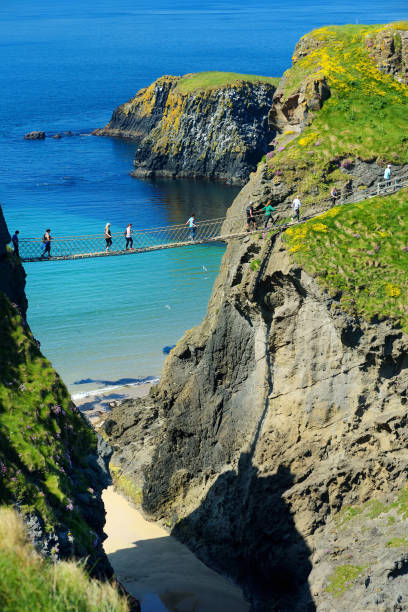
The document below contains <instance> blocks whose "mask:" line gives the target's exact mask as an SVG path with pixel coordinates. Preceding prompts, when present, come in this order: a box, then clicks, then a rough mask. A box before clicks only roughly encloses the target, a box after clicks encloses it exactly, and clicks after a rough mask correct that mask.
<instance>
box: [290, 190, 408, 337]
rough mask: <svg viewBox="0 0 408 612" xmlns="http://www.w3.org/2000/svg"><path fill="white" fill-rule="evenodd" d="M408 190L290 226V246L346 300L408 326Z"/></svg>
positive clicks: (365, 312)
mask: <svg viewBox="0 0 408 612" xmlns="http://www.w3.org/2000/svg"><path fill="white" fill-rule="evenodd" d="M407 201H408V190H407V189H404V190H401V191H400V192H398V193H396V194H393V195H389V196H387V197H376V198H372V199H369V200H366V201H364V202H361V203H358V204H347V205H344V206H338V207H336V208H332V209H331V210H329V211H327V212H325V213H323V214H322V215H319V216H318V217H316V218H314V219H311V220H310V221H308V222H306V223H304V224H300V225H296V226H293V227H291V228H289V229H288V230H287V231H286V232H285V234H284V239H285V240H286V241H287V245H288V248H289V251H290V252H291V253H293V257H294V258H295V259H296V261H298V262H299V263H300V264H301V265H302V266H303V267H304V268H305V269H306V271H307V272H309V273H310V274H312V275H313V276H315V277H316V280H317V281H318V282H319V283H320V284H322V285H323V286H324V287H325V288H326V289H327V290H328V291H329V292H330V294H331V295H332V296H333V297H337V298H338V299H339V300H340V304H341V306H342V307H343V308H344V309H345V310H347V311H349V312H356V313H357V314H360V315H362V316H364V317H365V318H367V319H372V318H375V317H378V318H379V319H382V318H384V317H390V318H392V319H394V320H395V321H397V322H399V323H400V324H401V326H402V328H403V329H404V331H406V332H408V308H407V304H408V217H407Z"/></svg>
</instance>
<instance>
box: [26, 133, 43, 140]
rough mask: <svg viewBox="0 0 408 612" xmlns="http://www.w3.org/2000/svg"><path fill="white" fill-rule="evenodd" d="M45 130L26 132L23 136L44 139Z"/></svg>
mask: <svg viewBox="0 0 408 612" xmlns="http://www.w3.org/2000/svg"><path fill="white" fill-rule="evenodd" d="M44 139H45V132H28V134H26V135H25V136H24V140H44Z"/></svg>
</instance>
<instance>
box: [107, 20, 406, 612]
mask: <svg viewBox="0 0 408 612" xmlns="http://www.w3.org/2000/svg"><path fill="white" fill-rule="evenodd" d="M339 31H340V34H339ZM360 34H361V32H360V30H359V29H358V28H357V27H354V26H353V27H351V26H350V27H347V28H345V29H344V30H341V29H337V28H333V29H330V28H326V29H322V30H319V31H318V32H317V33H315V34H314V35H310V36H307V37H305V38H304V39H303V40H302V41H301V43H300V44H299V45H298V47H297V50H296V53H295V63H294V66H293V68H292V69H291V71H289V72H288V73H287V74H286V75H285V78H284V80H283V82H282V86H281V88H280V89H279V90H278V91H277V93H276V96H275V102H274V107H273V109H272V111H271V115H270V117H272V118H273V121H274V126H275V127H276V128H277V130H278V138H277V141H276V142H275V148H274V149H273V151H271V154H270V155H269V156H267V161H266V163H265V165H263V166H260V167H259V168H258V171H257V172H256V173H255V174H253V175H251V179H250V181H249V183H248V184H247V185H246V186H245V187H244V188H243V190H242V191H241V193H240V194H239V195H238V197H237V199H236V200H235V202H234V204H233V206H232V207H231V209H230V211H229V215H230V217H234V216H240V215H243V211H244V209H245V206H246V204H247V202H248V200H254V201H255V202H256V208H260V207H261V205H264V204H265V203H266V200H267V199H268V198H269V197H271V196H272V197H273V198H274V200H275V202H277V203H278V217H279V218H280V219H283V218H285V217H287V215H288V213H287V209H286V208H285V206H286V204H287V203H288V201H289V200H290V198H291V196H292V195H293V194H294V193H298V194H300V195H301V196H302V197H303V196H304V203H306V208H307V207H310V209H311V208H313V210H314V211H317V210H323V209H325V208H326V209H327V205H326V206H325V203H324V199H323V197H322V195H321V192H320V184H323V185H324V189H325V190H326V193H327V191H328V189H329V186H330V185H332V184H336V185H337V186H339V187H340V186H344V184H347V181H350V182H351V184H352V185H353V186H354V188H355V189H356V190H358V188H362V189H364V188H365V187H366V186H367V185H369V184H372V183H373V182H375V180H376V177H377V178H378V177H379V175H380V176H381V175H382V165H381V159H380V157H379V153H378V152H379V150H380V149H379V146H380V140H382V147H383V148H384V147H391V146H392V147H393V149H391V148H390V149H387V151H388V154H389V155H391V153H390V152H391V151H392V150H394V151H395V155H396V158H395V159H398V161H399V162H401V160H404V159H405V157H404V156H405V149H404V148H403V147H401V142H402V141H401V138H402V135H401V134H402V133H401V132H399V131H395V132H394V133H392V129H391V127H390V130H389V132H388V133H387V137H386V138H388V140H387V141H386V140H385V137H384V136H383V135H382V136H381V137H379V136H378V134H377V132H376V131H375V130H374V128H373V127H371V125H374V124H371V118H370V113H371V112H374V111H373V109H374V105H376V104H377V102H378V104H380V103H381V105H382V106H381V109H383V110H382V112H383V113H384V117H383V120H384V122H385V123H387V122H388V121H390V123H389V124H388V123H387V125H390V126H392V122H391V115H393V116H394V118H395V116H396V115H395V113H399V112H400V111H401V112H402V110H401V109H404V108H405V106H404V105H405V104H406V102H405V97H406V96H405V94H406V89H405V88H404V86H403V85H401V84H400V83H398V82H396V81H395V80H394V79H393V78H392V77H391V76H388V75H384V74H382V73H380V72H379V71H378V70H377V69H376V68H375V67H374V65H373V63H372V60H371V59H370V58H369V57H368V53H367V50H366V49H365V48H364V45H365V43H364V42H361V41H362V40H363V41H364V40H365V38H364V37H361V36H360ZM364 34H365V31H364ZM347 45H351V49H352V52H350V50H347V49H348V47H347ZM346 53H348V55H345V54H346ZM341 57H347V58H348V61H349V62H350V66H349V68H350V72H349V73H348V72H347V71H346V70H345V69H344V66H343V65H342V64H341V63H340V59H341ZM352 79H360V80H358V81H354V82H353V83H354V84H350V81H351V80H352ZM379 82H381V86H382V87H383V88H384V89H382V90H381V92H378V91H377V89H376V88H378V83H379ZM356 83H357V84H356ZM373 84H374V85H373ZM326 87H328V88H329V92H328V91H327V90H326ZM353 88H354V90H353ZM353 91H354V92H357V93H356V94H355V95H356V97H353V96H354V93H353ZM365 91H367V92H368V91H371V92H372V94H371V101H370V103H371V102H372V104H373V108H371V107H370V108H368V109H367V108H364V109H361V113H360V109H359V106H358V105H356V100H357V102H359V100H360V98H359V96H360V95H362V92H363V93H364V92H365ZM325 92H326V93H325ZM396 92H397V93H398V94H399V95H400V98H398V99H397V98H396ZM329 93H330V95H329ZM364 95H365V94H364ZM388 96H389V98H388ZM384 97H385V98H386V103H385V102H384ZM290 99H292V101H293V106H292V107H291V106H290V104H289V106H288V103H287V101H288V100H290ZM380 100H381V102H380ZM391 101H393V104H394V106H392V105H391ZM388 102H390V105H391V106H390V108H392V112H391V111H390V113H388V111H389V107H388V106H387V103H388ZM350 104H352V106H350ZM398 104H400V106H399V107H398V110H397V108H396V106H395V105H398ZM285 105H286V106H285ZM350 108H352V109H353V112H354V113H355V115H354V119H353V121H355V123H356V125H355V126H353V128H354V129H353V130H352V129H349V125H348V122H349V121H350V112H349V109H350ZM319 109H320V110H319ZM346 110H347V112H346ZM292 111H293V112H292ZM343 113H346V115H347V122H346V123H344V117H345V116H346V115H344V114H343ZM403 116H405V115H404V113H402V114H401V115H400V114H398V117H403ZM333 126H334V129H333ZM357 128H358V129H357ZM363 128H364V130H363ZM300 132H302V133H301V134H299V133H300ZM339 133H341V134H342V138H341V139H340V140H339V139H338V138H337V135H338V134H339ZM345 143H348V144H347V145H346V144H345ZM346 146H347V147H350V148H351V150H352V151H353V155H350V153H348V155H347V153H346V152H345V151H346ZM369 147H370V149H369ZM350 148H349V150H350ZM368 151H369V152H368ZM374 153H375V154H374ZM369 154H370V155H371V157H370V158H368V155H369ZM375 161H376V163H374V162H375ZM393 171H395V172H397V171H398V172H399V173H401V176H405V174H404V173H405V172H406V167H405V168H404V166H397V165H396V166H395V167H394V166H393ZM369 203H370V201H368V202H367V205H368V206H369ZM381 204H382V203H381V202H380V204H379V205H380V206H381ZM358 206H362V207H363V208H364V205H362V204H361V205H358ZM358 206H357V208H358ZM390 206H391V208H392V205H390ZM363 208H361V211H362V212H361V215H362V217H361V218H362V219H365V218H366V217H367V215H364V211H363ZM381 208H382V209H387V204H386V202H385V201H384V206H381ZM303 210H304V209H303ZM358 210H360V209H359V208H358ZM330 214H334V211H330ZM390 214H391V215H392V213H390ZM398 218H399V219H400V221H399V222H398V223H399V227H398V229H397V230H396V232H397V234H396V236H395V238H396V242H397V243H398V248H397V252H396V255H395V258H391V259H390V261H391V262H392V263H391V264H387V263H386V259H385V257H384V258H382V257H381V256H380V255H378V257H377V258H376V256H375V253H376V252H378V251H380V250H381V248H383V247H381V246H379V245H376V246H375V249H376V250H375V251H369V250H367V253H371V255H370V257H371V258H372V260H370V262H369V263H368V264H367V265H369V266H374V267H375V268H376V269H377V268H378V266H380V267H381V266H382V269H383V271H384V273H385V271H387V274H388V272H390V270H388V268H387V270H386V266H387V265H391V266H395V268H392V269H391V272H392V270H394V274H395V279H398V283H399V284H400V285H401V283H402V285H401V286H405V283H406V271H405V267H404V266H403V265H402V267H401V266H400V264H399V263H397V261H400V258H401V253H402V250H404V252H405V247H404V245H406V243H407V240H408V236H407V233H406V224H405V222H404V220H403V218H402V216H400V215H399V217H398ZM229 222H230V220H227V221H226V224H228V223H229ZM353 223H354V222H353V221H352V222H351V223H350V228H349V229H348V230H347V231H348V232H349V234H350V235H351V236H354V237H355V239H359V238H360V234H358V233H355V234H353V231H354V232H355V231H356V230H353ZM378 223H379V221H378ZM381 223H383V222H381ZM334 227H335V225H334ZM375 227H376V231H377V233H378V232H380V230H381V232H382V234H384V232H383V229H384V230H386V226H384V228H382V225H381V228H382V229H381V228H380V229H378V227H379V226H378V227H377V225H375ZM315 229H316V232H321V233H322V235H323V236H325V238H324V240H325V241H326V242H324V243H323V242H322V246H321V247H319V248H321V249H333V250H334V253H335V252H336V248H339V245H337V243H336V240H335V237H336V234H335V233H334V234H333V235H331V234H330V232H329V229H328V227H327V225H326V224H325V223H324V222H320V224H318V226H317V227H316V228H315ZM312 231H314V230H312ZM371 231H374V230H373V228H371V226H370V232H371ZM382 234H381V235H382ZM306 235H307V232H306V231H305V233H304V235H303V234H302V232H299V241H298V243H296V244H294V245H293V246H292V247H290V248H289V246H288V244H287V243H286V242H285V237H276V236H273V235H271V234H268V233H265V235H264V236H262V234H261V232H260V233H259V234H254V235H251V236H248V237H247V238H246V239H245V240H243V241H242V242H240V241H230V242H229V244H228V248H227V251H226V254H225V256H224V259H223V262H222V264H221V270H220V275H219V277H218V279H217V280H216V282H215V285H214V290H213V294H212V296H211V299H210V302H209V306H208V312H207V315H206V317H205V319H204V321H203V323H202V324H201V325H200V326H199V327H197V328H194V329H192V330H190V331H188V332H187V333H186V335H185V336H184V338H182V340H180V342H179V343H178V344H177V346H176V347H175V348H174V349H173V350H172V352H171V353H170V355H169V357H168V359H167V361H166V363H165V366H164V369H163V373H162V377H161V381H160V383H159V385H158V386H157V387H156V388H154V389H153V390H152V392H151V394H150V396H149V397H148V398H146V399H143V400H139V401H128V402H125V403H124V404H123V405H121V406H120V407H117V408H115V409H114V411H113V413H112V415H111V418H110V419H109V420H108V421H107V422H106V424H105V430H106V432H107V433H108V435H109V437H110V440H111V442H112V445H113V446H114V450H115V453H114V457H113V461H114V463H115V466H116V470H117V471H118V473H120V474H121V475H122V477H125V478H127V479H128V480H130V481H131V482H132V483H133V484H134V486H135V490H136V491H137V496H138V498H139V500H141V501H142V507H143V509H144V511H145V512H146V513H147V514H148V515H149V516H151V517H153V518H155V519H159V520H162V521H163V522H165V523H166V524H167V525H169V526H170V527H171V529H172V532H173V533H174V534H176V535H177V536H178V537H179V538H180V539H182V540H183V541H184V542H186V543H187V544H188V545H189V546H190V547H191V548H192V549H193V550H194V551H195V552H196V553H197V554H198V555H199V556H200V557H201V558H202V559H203V560H204V561H205V562H207V563H209V564H210V565H212V566H213V567H215V568H217V569H218V570H219V571H221V572H223V573H225V574H227V575H229V576H231V577H232V578H233V579H234V580H236V581H238V582H239V583H240V584H242V585H243V587H244V589H245V592H246V595H247V597H248V598H249V599H250V601H251V602H252V604H253V610H259V611H261V610H262V611H265V612H266V611H269V610H280V611H294V610H299V611H304V610H313V609H316V608H317V609H318V610H321V611H325V612H326V611H327V612H328V611H329V610H330V611H332V610H336V611H337V610H338V611H340V610H344V609H355V610H364V611H366V610H374V609H378V608H379V607H380V609H384V610H399V609H401V610H402V609H404V606H405V607H406V602H407V601H408V581H407V578H406V576H407V572H408V569H407V568H408V564H407V560H406V556H407V550H408V540H407V539H406V537H405V530H406V527H407V517H408V510H407V499H408V497H407V489H406V487H405V485H406V475H407V467H408V465H407V463H408V457H407V454H406V451H405V448H406V444H407V441H408V440H407V436H408V430H407V391H408V377H407V372H408V369H407V366H408V361H407V349H408V337H407V335H406V333H405V332H404V331H403V330H402V329H401V327H400V326H399V324H397V323H393V321H392V319H391V318H390V317H388V318H387V317H386V316H383V315H382V316H381V317H379V316H371V317H368V316H366V317H363V316H362V315H361V313H359V311H358V310H357V309H356V308H353V307H352V305H353V303H355V301H353V300H351V301H350V304H351V307H349V308H348V309H346V308H345V306H344V304H343V302H342V301H341V298H340V296H341V293H342V292H341V290H340V289H339V288H337V290H331V291H326V290H325V289H324V288H323V287H324V283H323V282H322V278H323V276H324V277H327V278H332V277H333V276H334V275H335V274H336V273H337V272H339V274H341V273H342V272H344V270H343V271H342V270H337V268H336V262H335V261H334V263H333V265H332V267H328V268H327V269H326V270H320V273H321V276H320V277H318V276H317V275H315V274H313V273H312V272H311V271H308V269H307V267H304V266H301V265H300V264H299V263H298V262H297V260H296V252H297V251H298V249H299V248H300V245H301V244H302V240H303V242H305V241H306ZM367 235H368V228H367ZM386 235H387V232H386V231H385V234H384V236H386ZM302 236H303V237H302ZM378 236H380V234H378ZM376 238H377V235H376ZM306 246H307V245H306ZM340 246H341V245H340ZM343 246H344V245H343ZM344 248H345V247H344ZM384 248H385V246H384ZM367 249H369V247H367ZM363 251H364V253H366V251H365V250H364V247H362V248H360V250H359V249H357V250H356V248H350V249H349V251H348V252H347V256H348V257H352V258H354V259H353V266H354V268H356V267H357V268H358V266H359V265H363V264H362V261H363V259H364V257H363V254H362V252H363ZM377 259H378V261H377ZM314 260H315V262H317V261H319V251H318V250H317V251H316V254H315V258H314ZM364 265H366V264H364ZM315 276H316V277H315ZM349 280H350V283H351V278H350V279H349ZM350 283H349V284H350ZM368 284H369V283H368ZM346 288H347V290H348V289H350V287H349V286H348V284H347V287H346ZM366 289H367V287H363V286H356V287H355V291H364V290H366ZM391 289H392V291H391ZM391 289H390V288H389V295H391V294H392V296H396V297H398V296H399V295H400V290H399V289H398V287H396V288H394V287H391ZM367 291H368V299H370V300H372V301H373V303H375V300H376V299H377V293H376V292H375V291H374V292H373V291H370V288H368V289H367ZM386 299H387V298H386V297H385V295H384V304H385V305H386V304H387V302H386ZM390 304H391V302H390V303H389V305H390ZM400 306H402V308H403V306H404V305H403V304H402V305H401V304H400ZM391 308H392V306H391V305H390V312H391ZM385 311H386V307H385V310H384V311H383V312H385Z"/></svg>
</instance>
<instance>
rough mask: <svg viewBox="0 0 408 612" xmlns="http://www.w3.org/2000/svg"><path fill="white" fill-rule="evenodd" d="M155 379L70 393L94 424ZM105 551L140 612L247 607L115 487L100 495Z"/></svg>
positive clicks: (219, 611) (243, 610)
mask: <svg viewBox="0 0 408 612" xmlns="http://www.w3.org/2000/svg"><path fill="white" fill-rule="evenodd" d="M153 384H157V381H154V382H149V383H146V384H140V385H125V386H117V387H114V388H112V387H111V388H107V389H105V390H103V391H101V390H97V391H89V392H87V393H86V394H83V396H81V397H76V398H73V401H74V402H75V404H76V405H77V406H78V407H79V409H80V410H81V411H82V412H83V413H84V414H85V415H86V416H87V417H88V418H89V420H90V422H91V423H92V425H93V426H94V427H95V428H96V429H98V427H99V426H100V425H101V424H102V422H103V421H104V419H105V418H106V416H107V415H108V414H109V412H110V410H111V407H112V403H114V402H121V401H123V400H125V399H129V398H136V397H143V396H145V395H147V394H148V393H149V391H150V389H151V387H152V385H153ZM102 497H103V501H104V504H105V510H106V525H105V529H104V531H105V533H106V534H107V536H108V537H107V539H106V540H105V542H104V548H105V552H106V554H107V555H108V558H109V561H110V563H111V565H112V567H113V569H114V572H115V575H116V577H117V579H118V580H119V581H120V582H121V583H122V584H123V586H124V587H125V588H126V590H127V591H128V592H129V593H130V594H131V595H133V597H135V598H136V599H138V600H139V601H140V602H141V605H142V612H229V611H231V612H232V611H234V612H247V611H248V610H249V604H248V603H247V602H246V601H245V600H244V599H243V596H242V594H241V591H240V589H239V588H238V587H236V586H235V585H234V584H232V583H231V582H229V581H228V580H227V579H226V578H223V577H222V576H220V575H219V574H217V573H216V572H214V571H213V570H211V569H209V568H208V567H207V566H206V565H204V563H202V562H201V561H199V559H197V557H196V556H195V555H194V554H193V553H192V552H191V551H190V550H189V549H188V548H187V547H186V546H184V545H183V544H181V543H180V542H178V541H177V540H176V539H175V538H173V537H172V536H170V535H169V534H168V533H167V532H166V531H165V530H164V529H163V528H162V527H160V526H159V525H157V524H156V523H151V522H149V521H146V520H145V519H144V518H143V516H142V514H141V513H140V512H139V511H138V510H137V509H136V508H135V507H134V506H133V505H132V504H130V503H129V502H128V501H127V500H126V499H125V498H124V497H123V496H122V495H121V494H119V493H118V492H116V491H115V489H114V487H109V488H108V489H106V490H105V491H104V493H103V495H102Z"/></svg>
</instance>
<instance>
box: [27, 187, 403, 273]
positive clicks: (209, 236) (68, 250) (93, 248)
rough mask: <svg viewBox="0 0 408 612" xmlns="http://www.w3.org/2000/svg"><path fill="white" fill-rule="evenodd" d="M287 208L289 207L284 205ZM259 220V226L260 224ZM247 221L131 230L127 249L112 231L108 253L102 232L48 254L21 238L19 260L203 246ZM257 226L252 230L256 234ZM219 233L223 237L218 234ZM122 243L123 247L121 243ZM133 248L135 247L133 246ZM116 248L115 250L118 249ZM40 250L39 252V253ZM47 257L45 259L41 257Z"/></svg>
mask: <svg viewBox="0 0 408 612" xmlns="http://www.w3.org/2000/svg"><path fill="white" fill-rule="evenodd" d="M406 185H408V177H407V178H405V177H395V178H393V179H391V178H390V179H388V180H387V179H385V180H383V181H379V182H377V183H376V184H375V185H372V186H371V187H368V188H367V189H364V190H358V191H355V192H349V193H347V191H343V193H342V194H340V195H339V196H338V199H339V200H341V201H340V202H338V203H337V204H336V205H337V206H338V205H342V204H346V203H352V202H358V201H361V200H363V199H368V198H370V197H373V196H375V195H381V193H384V192H385V193H391V192H394V191H397V190H399V189H401V188H402V187H404V186H406ZM345 200H346V201H345ZM331 201H332V198H331V197H330V198H328V199H325V200H320V202H319V204H323V203H326V202H327V203H328V202H331ZM288 208H289V206H288ZM320 214H322V211H321V210H320V211H319V212H316V213H315V214H312V215H309V216H307V217H303V218H302V221H301V222H304V221H307V220H308V219H311V218H313V217H315V216H318V215H320ZM254 217H255V220H256V225H258V223H259V221H260V220H262V221H263V220H264V218H265V212H264V210H261V211H259V210H258V211H254ZM262 221H261V225H262ZM289 225H290V224H288V223H287V222H285V221H284V220H283V222H281V223H280V224H276V223H274V224H273V228H274V229H275V230H277V231H278V232H280V231H284V230H285V229H286V228H287V227H289ZM246 226H247V218H246V214H245V211H244V212H243V214H242V215H228V216H226V217H218V218H215V219H205V220H203V221H199V220H197V221H196V228H195V230H192V228H191V227H189V225H188V222H187V223H180V224H174V225H166V226H159V227H153V228H148V229H135V230H133V229H132V233H131V241H130V246H128V244H129V243H128V239H127V238H126V236H125V231H122V232H112V233H111V236H112V243H113V245H112V250H111V249H110V247H109V246H107V247H106V248H104V247H105V244H104V242H105V236H104V233H100V234H79V235H75V236H63V237H61V238H53V239H52V242H51V245H50V249H51V250H52V255H51V254H50V252H49V251H47V250H46V249H45V247H44V245H43V239H42V238H22V239H20V241H19V246H20V257H21V259H22V260H23V261H26V262H30V261H33V262H34V261H58V260H63V259H65V260H66V259H81V258H88V257H100V256H104V255H122V254H123V255H124V254H129V253H141V252H147V251H153V250H158V249H164V248H171V247H176V246H186V245H188V244H204V243H206V242H216V241H217V240H218V241H225V240H227V239H230V238H234V237H242V236H243V235H246V233H247V231H248V230H247V227H246ZM259 229H260V228H259V227H258V228H257V229H256V230H254V229H252V230H251V233H252V232H253V231H259ZM222 230H223V234H221V231H222ZM119 239H120V240H121V241H122V242H123V246H121V245H120V244H119V245H118V240H119ZM125 242H126V247H125V244H124V243H125ZM133 245H135V246H133ZM118 247H119V248H118ZM41 250H43V252H42V253H41ZM45 255H47V256H45Z"/></svg>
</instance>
